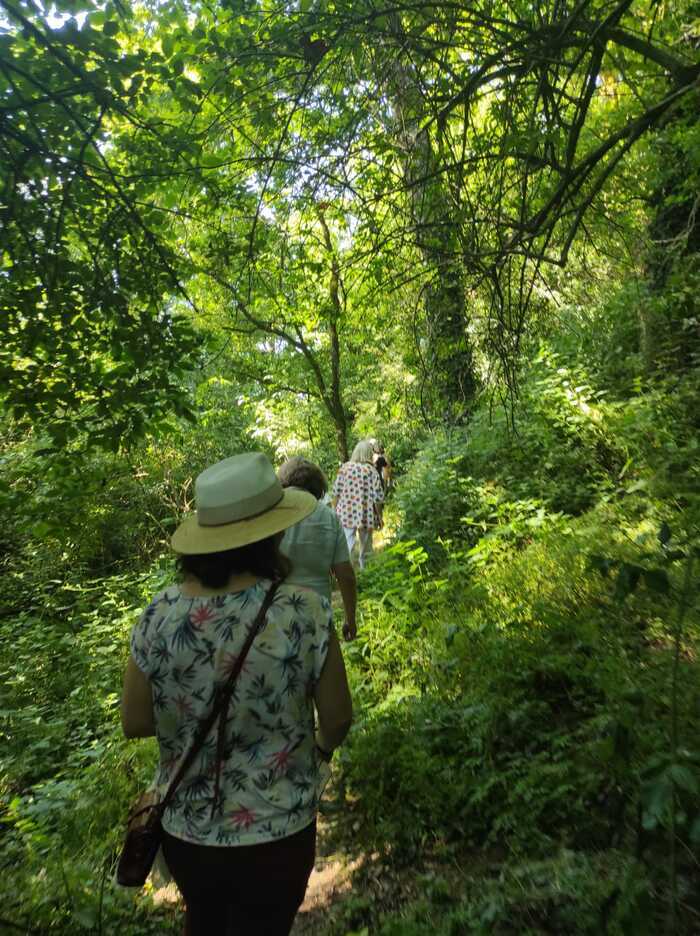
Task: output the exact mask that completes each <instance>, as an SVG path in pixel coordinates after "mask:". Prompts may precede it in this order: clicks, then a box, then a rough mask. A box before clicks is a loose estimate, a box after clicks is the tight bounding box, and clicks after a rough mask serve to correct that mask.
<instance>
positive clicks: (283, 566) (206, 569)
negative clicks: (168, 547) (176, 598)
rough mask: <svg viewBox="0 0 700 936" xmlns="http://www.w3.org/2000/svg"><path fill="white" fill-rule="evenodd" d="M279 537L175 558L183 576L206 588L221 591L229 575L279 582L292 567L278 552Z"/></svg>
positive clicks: (276, 535) (269, 537)
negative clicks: (240, 574) (196, 581)
mask: <svg viewBox="0 0 700 936" xmlns="http://www.w3.org/2000/svg"><path fill="white" fill-rule="evenodd" d="M281 539H282V534H281V533H276V534H275V535H274V536H268V537H266V539H262V540H258V541H257V543H248V544H247V545H246V546H239V548H238V549H225V550H223V552H215V553H195V554H194V555H189V556H186V555H180V556H178V560H177V565H178V569H179V570H180V572H181V573H182V575H192V576H194V578H196V579H198V580H199V581H200V582H201V583H202V585H204V587H205V588H223V587H224V585H226V583H227V582H228V580H229V579H230V578H231V576H232V575H234V574H236V573H241V572H250V573H251V574H252V575H257V576H259V577H260V578H267V579H274V580H276V581H281V580H282V579H284V578H286V577H287V575H289V572H290V570H291V564H290V562H289V560H288V559H287V557H286V556H283V555H282V553H281V552H280V550H279V544H280V541H281Z"/></svg>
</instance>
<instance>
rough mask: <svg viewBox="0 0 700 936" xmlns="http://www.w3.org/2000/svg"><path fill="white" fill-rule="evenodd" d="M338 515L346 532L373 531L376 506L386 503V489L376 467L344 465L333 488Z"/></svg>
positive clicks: (355, 464) (353, 464)
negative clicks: (359, 528) (365, 529)
mask: <svg viewBox="0 0 700 936" xmlns="http://www.w3.org/2000/svg"><path fill="white" fill-rule="evenodd" d="M333 496H334V497H335V498H336V505H335V512H336V513H337V514H338V519H339V520H340V522H341V524H342V525H343V526H344V527H346V528H347V529H357V528H358V527H365V528H368V529H370V530H371V529H374V527H375V526H376V523H377V521H376V519H375V516H374V505H375V504H378V503H381V502H382V501H383V500H384V489H383V487H382V482H381V480H380V478H379V474H378V473H377V471H376V469H375V468H374V465H370V464H367V463H365V462H345V464H344V465H341V467H340V471H339V472H338V475H337V477H336V479H335V484H334V485H333Z"/></svg>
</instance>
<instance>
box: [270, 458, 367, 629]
mask: <svg viewBox="0 0 700 936" xmlns="http://www.w3.org/2000/svg"><path fill="white" fill-rule="evenodd" d="M277 477H278V478H279V479H280V483H281V485H282V487H283V488H289V487H294V488H300V489H301V490H302V491H308V492H309V494H313V496H314V497H315V498H316V499H317V500H318V503H317V504H316V509H315V510H314V512H313V513H311V514H309V516H308V517H305V518H304V519H303V520H302V521H301V522H300V523H295V524H294V526H292V527H290V528H289V529H288V530H287V532H286V533H285V534H284V537H283V539H282V543H281V545H280V551H281V552H282V554H283V555H285V556H286V557H287V558H288V559H289V561H290V562H291V564H292V571H291V572H290V573H289V575H288V576H287V579H286V581H287V582H289V583H291V584H294V585H306V586H307V588H313V589H314V591H316V592H318V594H319V595H321V596H322V597H324V598H327V599H328V601H330V600H331V580H330V573H331V572H332V573H333V575H334V576H335V578H336V579H337V581H338V587H339V588H340V594H341V596H342V599H343V608H344V611H345V624H344V625H343V636H344V637H345V639H346V640H354V639H355V637H356V636H357V625H356V623H355V608H356V605H357V582H356V579H355V570H354V569H353V567H352V563H351V562H350V554H349V553H348V544H347V541H346V539H345V536H344V534H343V528H342V527H341V525H340V521H339V520H338V518H337V516H336V515H335V513H334V512H333V511H332V510H331V508H330V507H327V506H326V504H323V503H321V498H322V497H323V496H324V494H325V493H326V491H327V490H328V482H327V481H326V476H325V475H324V473H323V472H322V471H321V469H320V468H319V467H318V465H314V463H313V462H310V461H307V459H306V458H301V457H300V456H298V455H297V456H295V457H294V458H290V459H288V460H287V461H286V462H285V463H284V464H283V465H282V467H281V468H280V469H279V471H278V472H277Z"/></svg>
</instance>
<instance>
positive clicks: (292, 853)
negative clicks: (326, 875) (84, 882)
mask: <svg viewBox="0 0 700 936" xmlns="http://www.w3.org/2000/svg"><path fill="white" fill-rule="evenodd" d="M315 853H316V823H315V822H313V823H312V824H311V825H309V826H307V827H306V828H305V829H302V830H301V832H297V833H295V834H294V835H290V836H288V837H287V838H283V839H276V840H275V841H273V842H264V843H263V844H261V845H241V846H238V847H236V848H219V847H216V846H211V845H193V844H191V843H190V842H183V840H182V839H178V838H175V837H174V836H172V835H168V833H167V832H166V833H165V834H164V837H163V856H164V857H165V861H166V864H167V865H168V868H169V869H170V873H171V874H172V876H173V877H174V878H175V882H176V884H177V886H178V887H179V888H180V892H181V894H182V896H183V897H184V899H185V905H186V908H187V910H186V920H185V936H234V934H235V936H288V933H289V931H290V929H291V928H292V923H293V922H294V917H295V916H296V913H297V910H298V909H299V907H300V906H301V904H302V901H303V900H304V894H305V893H306V885H307V883H308V881H309V875H310V874H311V869H312V868H313V866H314V856H315Z"/></svg>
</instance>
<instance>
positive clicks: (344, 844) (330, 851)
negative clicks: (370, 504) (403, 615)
mask: <svg viewBox="0 0 700 936" xmlns="http://www.w3.org/2000/svg"><path fill="white" fill-rule="evenodd" d="M395 530H396V518H395V517H394V516H393V512H392V511H391V510H389V511H387V514H386V516H385V523H384V526H383V527H382V529H381V530H376V531H375V533H374V537H373V552H374V553H375V554H376V553H381V552H382V551H383V550H384V549H385V548H386V546H387V545H388V544H389V543H390V542H391V540H392V538H393V536H394V533H395ZM352 560H353V566H354V568H355V572H356V574H357V575H358V591H359V596H358V597H359V598H361V595H362V579H361V575H362V573H361V571H360V570H359V568H358V565H357V547H356V548H355V551H354V554H353V557H352ZM369 561H370V562H371V561H372V560H371V559H370V560H369ZM332 604H333V608H334V609H339V608H342V603H341V599H340V592H339V591H338V589H337V587H334V589H333V594H332ZM329 792H330V795H329ZM329 792H327V793H326V794H325V795H324V798H323V802H322V805H321V809H320V812H319V816H318V838H317V846H316V863H315V865H314V869H313V871H312V872H311V877H310V878H309V885H308V888H307V891H306V897H305V899H304V903H303V904H302V906H301V909H300V911H299V914H298V915H297V918H296V921H295V923H294V927H293V928H292V936H320V934H322V933H323V934H329V933H334V934H335V933H338V934H345V933H348V932H353V931H354V929H355V927H356V926H358V925H360V924H361V922H362V921H361V919H360V920H359V921H358V920H357V919H356V917H358V916H359V917H360V918H361V917H362V916H363V915H364V913H365V911H366V910H368V909H369V908H370V907H371V908H372V909H373V910H374V911H377V910H379V911H380V912H381V911H382V910H389V909H390V908H392V907H393V906H396V905H397V904H398V902H399V895H400V894H401V892H402V890H405V887H406V882H405V881H404V882H403V883H402V881H401V878H400V877H399V876H398V875H396V874H393V875H392V874H391V873H389V872H388V870H387V869H385V868H383V866H382V864H381V862H380V860H379V856H378V855H377V854H366V853H363V852H362V851H361V850H359V851H358V848H357V846H356V845H355V844H354V843H353V840H352V833H353V825H354V823H353V821H352V815H351V806H350V804H346V803H342V802H340V801H339V800H338V798H337V794H338V791H337V789H336V788H334V787H333V783H332V781H331V784H330V785H329ZM358 825H359V824H358ZM362 929H363V927H362V926H361V925H360V929H359V932H362Z"/></svg>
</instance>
